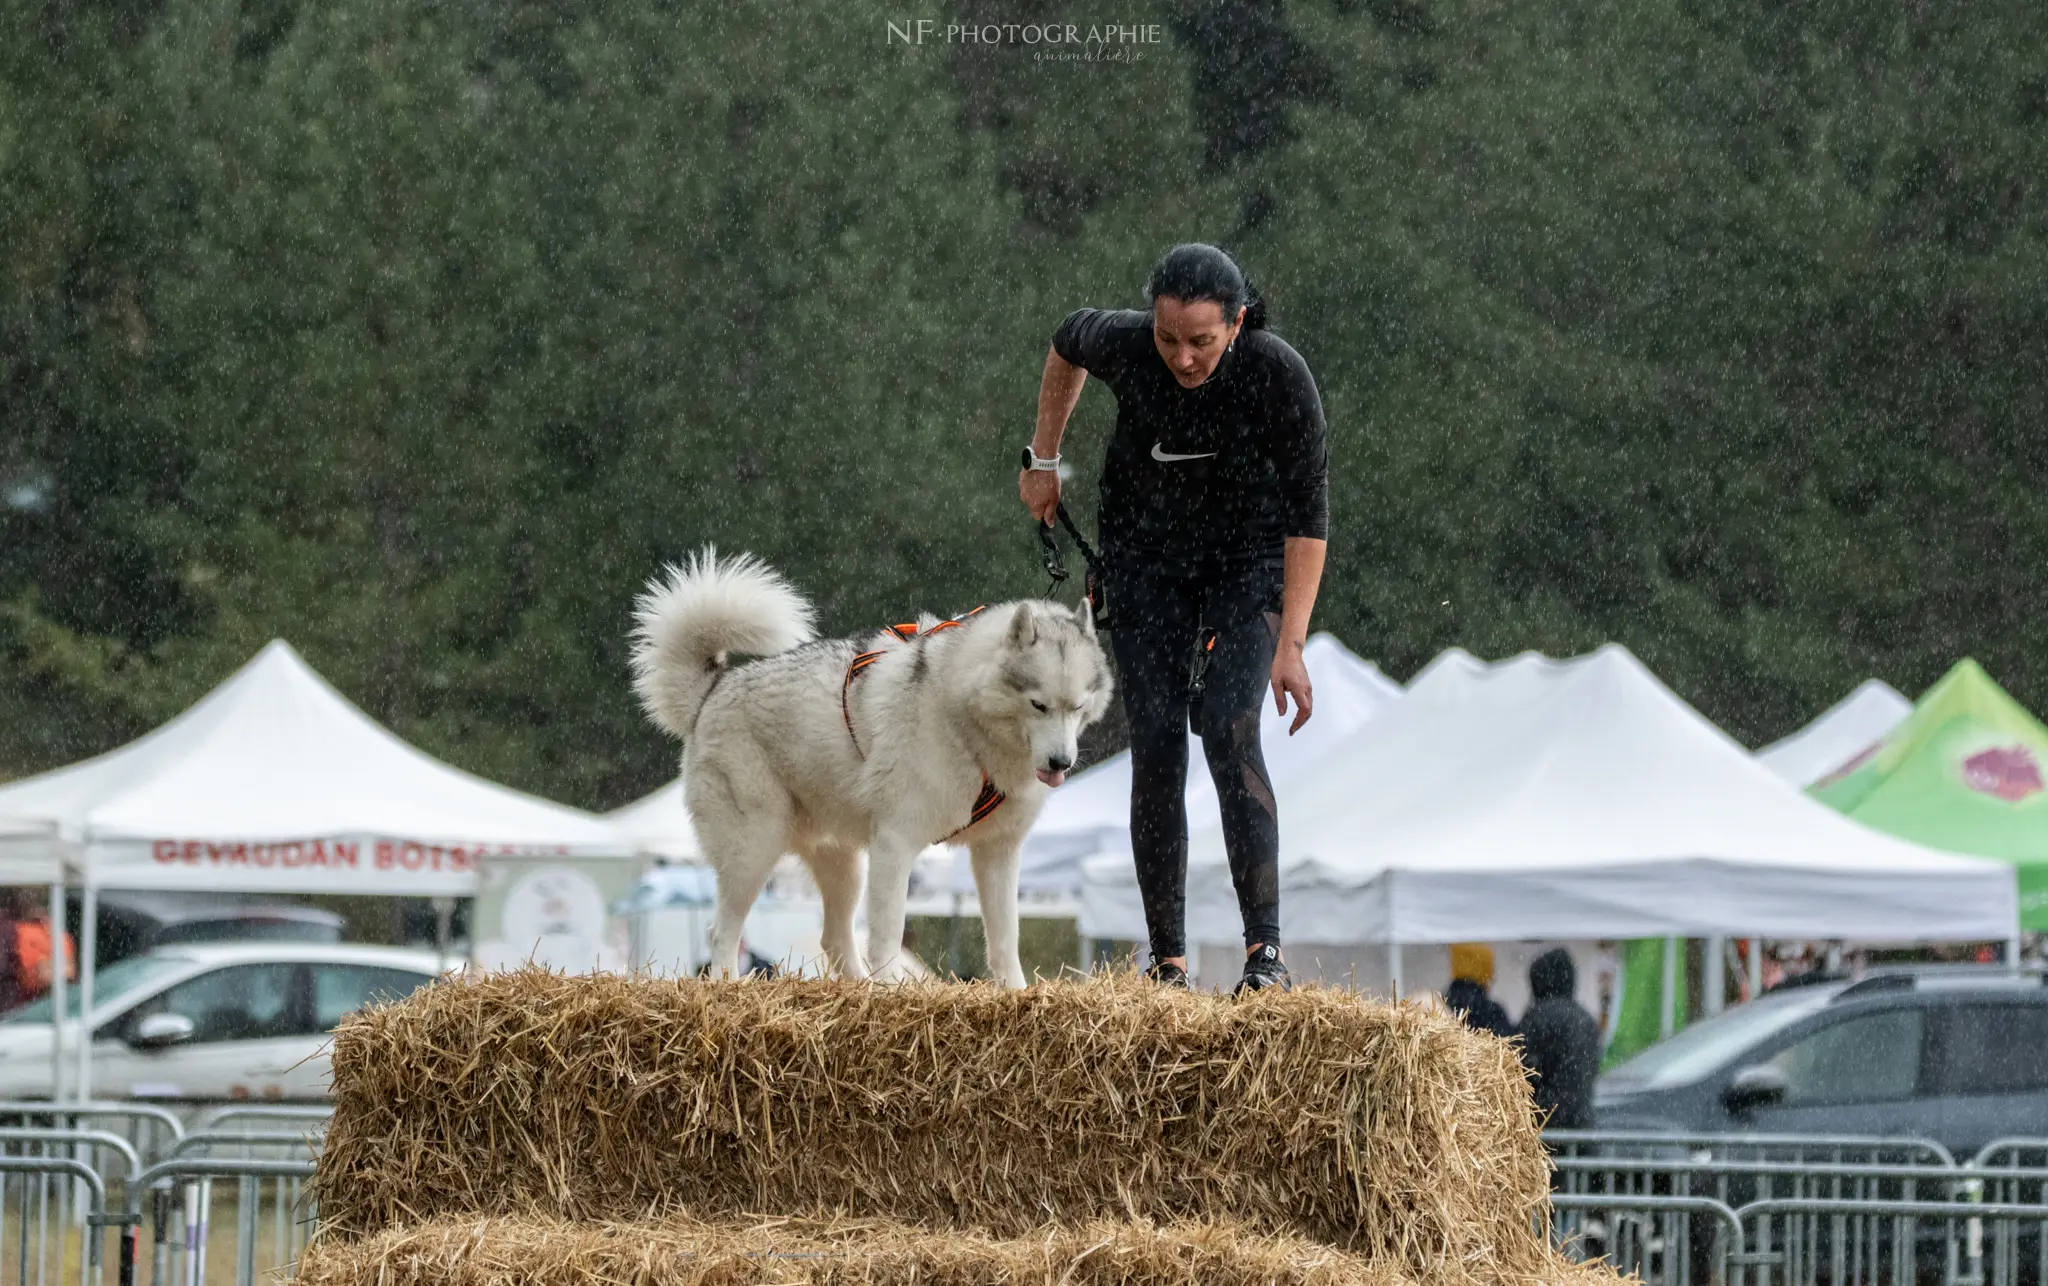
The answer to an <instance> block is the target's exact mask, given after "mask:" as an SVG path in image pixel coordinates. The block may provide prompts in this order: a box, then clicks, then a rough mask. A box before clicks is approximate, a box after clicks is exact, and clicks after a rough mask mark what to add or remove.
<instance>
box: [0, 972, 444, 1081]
mask: <svg viewBox="0 0 2048 1286" xmlns="http://www.w3.org/2000/svg"><path fill="white" fill-rule="evenodd" d="M437 965H438V961H437V958H436V957H435V955H434V953H433V952H431V951H410V950H401V949H397V948H392V947H366V946H354V945H344V944H338V943H337V944H321V943H304V942H259V943H233V944H229V943H222V944H190V945H185V946H177V947H162V948H159V949H157V950H155V951H151V952H147V953H145V954H142V955H138V956H130V957H129V958H128V959H126V960H122V961H120V962H119V963H116V964H112V965H109V966H107V967H106V968H105V969H102V970H100V971H98V973H97V974H96V976H95V978H94V983H93V988H94V994H93V1007H92V1021H91V1028H92V1032H93V1054H92V1069H93V1084H92V1090H93V1095H94V1096H95V1097H97V1098H176V1099H202V1100H205V1099H222V1100H225V1099H249V1098H255V1099H282V1100H306V1099H322V1098H325V1097H326V1096H327V1092H328V1062H327V1052H328V1051H327V1045H328V1039H329V1034H330V1033H331V1032H332V1031H333V1030H334V1027H335V1025H336V1024H338V1023H339V1022H340V1021H341V1020H342V1019H343V1018H344V1017H346V1016H347V1015H349V1014H350V1013H353V1012H354V1011H355V1010H357V1009H360V1008H362V1007H363V1006H364V1005H367V1004H370V1003H372V1002H375V1001H381V1000H395V999H399V998H402V997H404V996H407V995H410V994H411V993H412V992H414V991H415V990H417V989H418V988H420V987H423V986H425V985H426V984H428V983H430V982H432V981H434V980H435V978H436V977H437V976H438V975H437ZM78 997H79V990H78V988H76V987H73V988H71V989H70V991H69V994H68V996H67V1012H68V1014H69V1016H70V1017H73V1018H75V1017H76V1015H77V1013H78ZM52 1013H53V1010H52V1008H51V1005H50V1000H49V998H48V997H44V998H43V999H42V1000H39V1001H37V1002H35V1003H34V1004H32V1005H26V1006H24V1007H22V1008H20V1009H17V1010H15V1011H14V1012H13V1013H11V1014H9V1015H7V1016H6V1017H5V1018H0V1099H33V1098H48V1097H49V1096H50V1075H51V1067H50V1061H51V1060H50V1032H51V1021H50V1020H51V1015H52ZM74 1030H75V1029H74ZM67 1043H68V1042H67ZM65 1057H66V1063H65V1076H66V1079H67V1082H68V1081H69V1079H70V1078H71V1077H72V1076H73V1075H75V1062H74V1060H75V1059H76V1057H77V1055H76V1053H75V1051H74V1050H67V1052H66V1055H65Z"/></svg>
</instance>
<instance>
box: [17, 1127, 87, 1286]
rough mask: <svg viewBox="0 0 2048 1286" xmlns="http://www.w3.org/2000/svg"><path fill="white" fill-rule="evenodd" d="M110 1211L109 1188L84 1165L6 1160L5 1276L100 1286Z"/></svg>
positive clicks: (37, 1283) (34, 1282)
mask: <svg viewBox="0 0 2048 1286" xmlns="http://www.w3.org/2000/svg"><path fill="white" fill-rule="evenodd" d="M81 1192H82V1193H83V1197H82V1199H81V1198H80V1197H79V1195H78V1194H79V1193H81ZM106 1208H107V1189H106V1185H105V1184H104V1183H103V1182H101V1180H100V1176H99V1175H98V1174H97V1173H95V1172H94V1170H93V1168H92V1167H91V1166H89V1165H87V1164H86V1163H85V1162H83V1161H74V1160H72V1159H71V1158H69V1157H55V1156H0V1229H4V1235H0V1278H11V1280H12V1281H13V1282H14V1284H15V1286H53V1284H55V1283H62V1282H65V1281H67V1280H75V1281H76V1282H77V1283H78V1286H98V1284H99V1276H100V1271H99V1270H100V1232H101V1229H102V1228H103V1227H104V1223H103V1220H102V1218H101V1216H102V1215H103V1213H104V1211H105V1210H106Z"/></svg>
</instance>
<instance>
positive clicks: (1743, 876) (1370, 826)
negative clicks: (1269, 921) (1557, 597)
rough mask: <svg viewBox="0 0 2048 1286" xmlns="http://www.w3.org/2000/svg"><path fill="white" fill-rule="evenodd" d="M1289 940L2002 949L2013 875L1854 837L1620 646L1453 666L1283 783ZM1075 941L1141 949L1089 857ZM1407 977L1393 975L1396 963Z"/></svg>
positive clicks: (1218, 870)
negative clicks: (1800, 941)
mask: <svg viewBox="0 0 2048 1286" xmlns="http://www.w3.org/2000/svg"><path fill="white" fill-rule="evenodd" d="M1292 785H1293V791H1292V792H1291V796H1290V803H1289V804H1288V805H1287V812H1286V818H1287V822H1286V825H1284V826H1283V827H1282V828H1281V890H1282V892H1281V911H1282V915H1283V917H1284V923H1285V926H1286V932H1287V940H1288V941H1289V942H1290V943H1333V944H1342V943H1377V944H1384V945H1388V946H1389V947H1390V948H1392V950H1390V953H1389V954H1390V955H1391V956H1393V957H1394V958H1395V960H1396V962H1398V946H1399V944H1403V943H1450V942H1464V941H1518V940H1536V939H1542V940H1571V939H1578V940H1583V939H1605V938H1641V937H1658V936H1673V937H1686V936H1700V937H1707V936H1715V935H1721V934H1752V935H1761V936H1766V937H1848V938H1864V939H1875V940H1896V941H1916V940H1942V939H1979V940H1981V939H1985V938H2005V937H2006V936H2008V935H2009V934H2010V933H2011V931H2012V926H2013V924H2014V921H2015V913H2016V911H2015V908H2016V900H2015V899H2016V895H2015V889H2014V881H2013V874H2012V870H2011V868H2010V867H2007V866H2004V865H2002V864H1999V863H1993V862H1986V861H1982V860H1980V859H1976V858H1969V857H1962V856H1958V855H1955V854H1948V853H1940V852H1935V851H1933V850H1930V849H1926V848H1922V847H1920V846H1918V845H1915V844H1910V843H1907V842H1905V841H1902V840H1898V839H1894V838H1892V837H1890V836H1887V835H1883V834H1880V833H1878V832H1876V831H1873V830H1870V829H1868V828H1865V827H1862V826H1859V825H1857V824H1856V823H1854V822H1851V821H1849V820H1848V819H1846V818H1844V817H1842V816H1840V815H1839V814H1837V813H1835V812H1834V811H1833V810H1832V809H1829V808H1827V807H1825V806H1823V805H1821V804H1818V803H1815V802H1814V801H1813V800H1811V799H1809V798H1807V797H1806V796H1805V795H1804V794H1803V793H1802V792H1801V791H1800V790H1799V789H1798V788H1796V787H1794V786H1792V785H1790V784H1789V783H1787V782H1786V781H1784V780H1783V779H1782V778H1780V777H1779V776H1777V774H1775V773H1773V772H1772V771H1771V770H1770V769H1768V768H1766V767H1765V766H1763V765H1762V764H1760V763H1758V762H1757V761H1756V760H1755V759H1754V758H1753V757H1752V756H1751V755H1750V754H1749V752H1748V751H1747V750H1745V749H1744V748H1743V747H1741V746H1740V745H1738V744H1736V743H1735V742H1734V741H1733V740H1732V739H1731V738H1729V737H1728V736H1727V735H1726V734H1725V733H1723V732H1722V731H1721V730H1720V729H1718V728H1716V727H1715V726H1714V725H1713V724H1711V723H1709V722H1708V721H1707V720H1706V719H1705V718H1703V717H1702V716H1701V715H1700V714H1698V713H1697V712H1696V711H1694V710H1693V709H1692V708H1691V707H1690V706H1688V705H1686V704H1685V703H1684V702H1683V701H1682V700H1680V699H1679V698H1678V697H1677V696H1676V695H1675V694H1673V693H1672V692H1671V691H1670V690H1669V689H1668V688H1666V687H1665V686H1664V685H1663V684H1662V683H1660V682H1659V681H1658V680H1657V679H1656V677H1655V676H1654V675H1652V674H1650V672H1649V671H1648V670H1647V669H1645V668H1644V667H1643V665H1642V664H1641V662H1639V661H1637V660H1636V658H1635V657H1634V656H1632V655H1630V654H1629V653H1628V652H1627V651H1626V650H1625V649H1623V648H1621V647H1619V646H1616V645H1612V644H1610V645H1608V646H1606V647H1603V648H1601V649H1600V650H1599V651H1597V652H1594V653H1592V654H1590V655H1588V656H1585V657H1580V658H1576V659H1573V660H1569V661H1553V660H1550V659H1548V658H1543V657H1535V656H1530V657H1525V658H1518V659H1517V660H1516V661H1513V662H1509V663H1504V664H1502V665H1498V666H1485V665H1482V664H1480V663H1479V662H1476V661H1474V660H1472V658H1471V657H1470V656H1469V655H1466V654H1464V653H1458V652H1454V653H1451V654H1447V655H1446V656H1444V657H1440V658H1438V660H1437V661H1436V662H1433V663H1432V664H1431V666H1430V667H1429V669H1428V670H1426V671H1425V672H1424V673H1423V674H1421V675H1418V676H1417V678H1416V679H1415V680H1414V681H1413V682H1412V683H1411V684H1410V687H1409V692H1408V695H1407V696H1406V697H1404V698H1403V699H1402V700H1401V701H1400V702H1398V703H1396V704H1395V705H1393V706H1392V707H1390V708H1389V709H1388V710H1387V711H1385V712H1384V713H1383V714H1381V715H1380V716H1379V717H1378V718H1376V719H1374V720H1373V721H1372V722H1371V723H1368V724H1367V725H1365V726H1364V727H1363V728H1361V729H1360V730H1359V731H1358V732H1356V733H1354V734H1353V735H1352V736H1351V737H1350V738H1348V739H1346V741H1345V742H1344V743H1343V744H1342V745H1340V746H1337V747H1334V748H1333V749H1332V750H1331V752H1330V753H1329V755H1328V756H1327V757H1326V758H1325V759H1324V761H1323V762H1322V763H1321V764H1319V765H1317V766H1316V767H1315V768H1313V769H1312V770H1310V771H1309V772H1308V773H1307V774H1306V775H1305V776H1304V777H1302V778H1301V779H1299V780H1297V781H1296V782H1294V783H1292ZM1189 868H1190V869H1189V880H1188V886H1189V897H1188V927H1189V938H1190V939H1191V940H1194V941H1201V942H1216V941H1228V940H1231V939H1233V938H1235V937H1237V936H1238V930H1239V924H1238V911H1237V906H1236V902H1235V898H1234V895H1233V894H1232V892H1231V884H1230V879H1229V876H1228V873H1227V864H1226V861H1225V858H1224V853H1223V846H1222V841H1221V836H1220V834H1219V833H1218V832H1217V830H1216V829H1214V828H1209V829H1206V830H1203V831H1201V832H1200V833H1198V834H1196V835H1195V836H1193V837H1192V838H1191V843H1190V855H1189ZM1082 900H1083V907H1084V916H1083V931H1084V932H1087V933H1090V934H1094V935H1097V936H1104V937H1127V938H1142V936H1143V934H1144V915H1143V910H1142V908H1141V906H1140V904H1139V901H1138V896H1137V888H1136V885H1135V881H1134V878H1133V876H1132V872H1131V869H1130V863H1129V862H1128V861H1127V860H1121V859H1118V858H1114V857H1107V858H1097V859H1094V860H1091V861H1090V862H1088V863H1087V864H1086V868H1085V883H1084V886H1083V899H1082ZM1393 967H1394V972H1395V981H1396V984H1397V985H1398V981H1399V975H1398V963H1396V964H1395V965H1394V966H1393Z"/></svg>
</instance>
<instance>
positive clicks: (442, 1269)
mask: <svg viewBox="0 0 2048 1286" xmlns="http://www.w3.org/2000/svg"><path fill="white" fill-rule="evenodd" d="M1409 1280H1410V1279H1407V1278H1404V1277H1402V1276H1401V1275H1400V1274H1398V1273H1396V1272H1395V1271H1394V1270H1393V1269H1391V1268H1388V1267H1384V1266H1382V1265H1378V1264H1375V1263H1373V1262H1372V1261H1370V1260H1366V1259H1362V1258H1360V1257H1358V1256H1355V1255H1350V1254H1346V1253H1345V1252H1343V1251H1339V1250H1332V1249H1330V1248H1329V1247H1327V1246H1318V1245H1315V1244H1313V1243H1310V1242H1304V1241H1300V1240H1298V1239H1290V1238H1284V1237H1268V1236H1261V1235H1259V1234H1256V1233H1250V1232H1246V1231H1245V1230H1243V1229H1240V1228H1233V1227H1231V1226H1230V1225H1227V1224H1214V1223H1211V1224H1182V1225H1168V1226H1163V1227H1152V1226H1147V1225H1140V1224H1130V1223H1123V1224H1117V1223H1095V1224H1088V1225H1083V1226H1081V1227H1077V1228H1064V1227H1047V1228H1043V1229H1038V1230H1036V1231H1034V1232H1032V1233H1030V1234H1028V1235H1026V1236H1021V1237H1016V1238H1009V1239H999V1238H992V1237H987V1236H983V1235H979V1234H972V1233H968V1234H961V1233H951V1234H939V1233H931V1232H926V1231H924V1230H922V1229H918V1228H913V1227H909V1226H906V1225H902V1224H891V1223H886V1222H879V1221H872V1220H866V1221H852V1220H847V1221H838V1222H832V1223H815V1222H806V1221H801V1220H763V1221H757V1222H753V1223H748V1224H739V1225H730V1226H720V1225H716V1224H707V1223H702V1222H699V1221H695V1220H690V1219H684V1218H671V1219H668V1220H663V1221H660V1222H655V1223H643V1224H574V1223H567V1222H563V1221H561V1220H552V1219H542V1218H526V1219H445V1220H436V1221H435V1222H433V1223H430V1224H425V1225H422V1226H420V1227H418V1228H410V1229H395V1230H391V1231H387V1232H384V1233H380V1234H378V1235H377V1236H375V1237H370V1238H366V1239H364V1240H361V1241H344V1240H340V1239H337V1238H327V1239H324V1240H322V1241H320V1242H317V1243H315V1245H314V1246H313V1247H312V1249H310V1250H309V1251H308V1252H307V1253H306V1256H305V1258H304V1259H302V1260H301V1261H300V1264H299V1270H298V1277H297V1281H298V1286H649V1284H651V1283H660V1286H752V1284H754V1283H760V1284H761V1286H769V1284H770V1283H772V1284H773V1286H800V1284H801V1286H883V1284H885V1283H886V1284H887V1286H899V1284H900V1283H904V1282H916V1283H920V1286H1033V1284H1034V1283H1038V1284H1042V1286H1193V1284H1195V1283H1199V1284H1200V1286H1409ZM1528 1280H1530V1281H1532V1282H1541V1283H1544V1284H1545V1286H1619V1281H1618V1279H1617V1278H1616V1277H1615V1276H1614V1274H1613V1273H1611V1272H1608V1271H1607V1270H1605V1269H1601V1268H1588V1267H1582V1266H1579V1265H1574V1264H1569V1263H1566V1262H1564V1261H1563V1260H1562V1259H1558V1260H1555V1261H1553V1262H1552V1264H1551V1265H1549V1267H1548V1268H1547V1270H1546V1271H1544V1272H1543V1273H1541V1274H1540V1275H1538V1276H1537V1277H1535V1278H1531V1279H1528Z"/></svg>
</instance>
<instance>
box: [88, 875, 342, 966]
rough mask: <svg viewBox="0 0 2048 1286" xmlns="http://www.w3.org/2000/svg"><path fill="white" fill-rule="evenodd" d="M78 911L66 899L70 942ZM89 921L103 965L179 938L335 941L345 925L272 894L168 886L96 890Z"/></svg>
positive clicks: (96, 953) (315, 909)
mask: <svg viewBox="0 0 2048 1286" xmlns="http://www.w3.org/2000/svg"><path fill="white" fill-rule="evenodd" d="M81 910H82V908H81V907H80V905H79V903H78V901H77V900H76V899H74V900H72V901H71V903H70V905H69V908H68V911H69V913H68V915H67V916H66V919H67V922H68V925H69V928H70V931H71V934H72V938H73V940H74V941H75V940H76V939H77V936H78V927H79V925H80V923H81V922H82V917H81ZM93 920H94V935H95V936H94V941H93V954H94V956H95V957H96V958H97V959H98V960H99V962H100V964H101V965H103V966H104V965H110V964H113V963H114V962H116V961H118V960H125V959H127V958H128V957H129V956H133V955H140V954H142V953H143V952H145V951H151V950H154V949H155V948H157V947H168V946H175V945H177V944H179V943H185V942H339V941H341V938H342V932H343V930H344V929H345V928H346V927H347V926H346V924H345V923H344V921H343V920H342V918H341V917H340V916H338V915H336V914H335V913H334V912H332V911H327V910H322V909H321V908H319V907H310V906H300V905H299V904H298V903H295V902H285V901H282V900H280V899H277V898H267V897H263V896H261V895H257V894H247V893H197V892H184V891H177V892H172V891H168V890H166V891H133V890H127V889H105V890H102V891H101V892H100V895H99V914H97V915H95V916H94V917H93Z"/></svg>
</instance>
